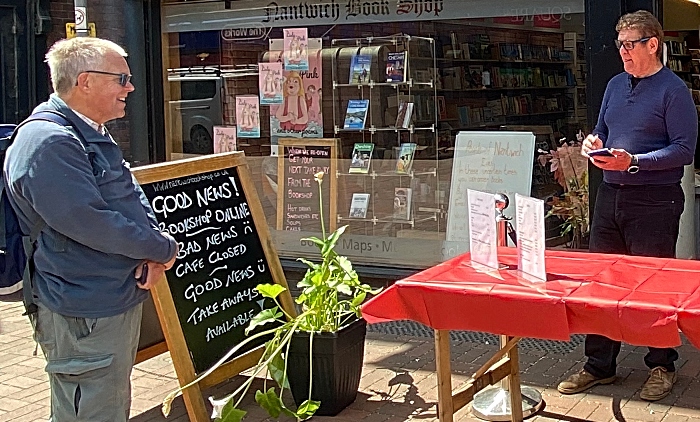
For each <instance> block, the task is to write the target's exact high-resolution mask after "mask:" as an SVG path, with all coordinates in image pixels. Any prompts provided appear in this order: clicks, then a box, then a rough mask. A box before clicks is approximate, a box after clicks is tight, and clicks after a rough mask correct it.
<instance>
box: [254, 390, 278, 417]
mask: <svg viewBox="0 0 700 422" xmlns="http://www.w3.org/2000/svg"><path fill="white" fill-rule="evenodd" d="M255 401H256V402H258V404H259V405H260V407H262V408H263V409H265V410H266V411H267V413H269V414H270V416H272V417H273V418H276V417H278V416H279V415H280V413H281V412H282V407H283V406H284V405H283V404H282V400H280V398H279V397H278V396H277V394H275V387H272V388H270V389H269V390H267V392H265V393H263V392H262V391H260V390H258V391H256V392H255Z"/></svg>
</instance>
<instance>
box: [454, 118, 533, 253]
mask: <svg viewBox="0 0 700 422" xmlns="http://www.w3.org/2000/svg"><path fill="white" fill-rule="evenodd" d="M534 155H535V135H534V134H532V133H530V132H505V131H503V132H502V131H493V132H460V133H459V134H458V135H457V140H456V143H455V151H454V161H453V163H452V180H451V183H450V203H449V208H448V210H447V236H446V240H447V241H456V242H467V243H468V242H469V207H468V201H467V199H468V198H467V189H473V190H478V191H482V192H488V193H505V194H506V195H508V198H510V201H511V204H514V203H515V194H516V193H519V194H521V195H525V196H530V187H531V185H532V164H533V161H534ZM508 211H510V213H509V212H506V214H509V215H514V213H515V207H514V206H513V207H512V208H509V210H508Z"/></svg>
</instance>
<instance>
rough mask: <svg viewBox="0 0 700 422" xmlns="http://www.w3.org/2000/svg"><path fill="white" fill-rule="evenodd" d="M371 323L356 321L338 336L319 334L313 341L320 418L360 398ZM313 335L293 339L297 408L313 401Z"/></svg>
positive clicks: (293, 384) (291, 351)
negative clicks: (367, 328) (311, 343)
mask: <svg viewBox="0 0 700 422" xmlns="http://www.w3.org/2000/svg"><path fill="white" fill-rule="evenodd" d="M366 326H367V323H366V322H365V320H364V319H359V320H356V321H354V322H352V323H351V324H350V325H348V326H346V327H344V328H342V329H341V330H340V331H338V332H336V333H316V334H314V340H313V355H312V361H313V373H312V377H313V384H312V386H313V390H312V392H311V398H312V399H313V400H318V401H320V402H321V406H320V407H319V409H318V410H317V411H316V415H319V416H335V415H337V414H338V413H339V412H340V411H341V410H343V409H345V408H346V407H347V406H348V405H349V404H350V403H352V402H353V401H355V398H356V397H357V389H358V387H359V386H360V376H361V375H362V361H363V356H364V352H365V335H366V334H367V331H366ZM309 335H310V334H309V333H305V332H297V333H294V336H293V337H292V342H291V345H290V348H289V356H288V362H287V376H288V378H289V386H290V388H291V390H292V396H293V397H294V402H295V403H296V405H297V406H299V405H300V404H301V403H303V402H304V401H305V400H306V399H308V398H309Z"/></svg>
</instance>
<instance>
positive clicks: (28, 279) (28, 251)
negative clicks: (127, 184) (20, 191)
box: [0, 110, 94, 315]
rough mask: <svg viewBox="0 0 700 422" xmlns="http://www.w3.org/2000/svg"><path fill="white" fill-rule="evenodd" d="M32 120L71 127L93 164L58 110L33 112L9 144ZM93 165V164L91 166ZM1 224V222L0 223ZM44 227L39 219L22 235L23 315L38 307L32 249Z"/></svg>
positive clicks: (1, 210) (0, 215)
mask: <svg viewBox="0 0 700 422" xmlns="http://www.w3.org/2000/svg"><path fill="white" fill-rule="evenodd" d="M34 121H47V122H53V123H56V124H57V125H60V126H64V127H68V126H70V127H73V128H74V129H75V132H77V134H78V140H80V143H81V145H82V146H83V148H84V149H85V151H86V152H87V153H88V158H89V159H90V165H91V166H93V159H94V152H93V151H92V148H91V147H90V146H89V145H88V143H87V141H85V138H83V134H82V133H81V132H80V130H78V128H76V127H75V126H74V125H73V123H71V122H70V121H69V120H68V119H67V118H66V116H64V115H63V114H62V113H60V112H58V111H53V110H45V111H38V112H36V113H33V114H32V115H31V116H29V117H28V118H27V119H25V120H24V121H23V122H22V123H20V124H19V125H18V126H17V127H16V128H15V130H14V132H13V133H12V136H11V137H10V144H11V143H12V142H13V141H14V139H15V137H16V136H17V132H18V130H19V128H20V127H22V126H24V125H25V124H27V123H30V122H34ZM93 167H94V166H93ZM93 174H94V169H93ZM4 188H5V186H4V184H3V186H2V194H3V195H6V194H7V193H6V192H5V189H4ZM4 217H5V210H4V208H3V207H0V218H2V219H1V220H0V221H3V222H4V221H5V219H4ZM0 225H2V224H0ZM2 226H3V227H2V228H1V229H0V234H2V236H0V239H1V242H2V243H5V236H4V232H5V228H4V225H2ZM45 227H46V222H45V221H44V220H43V219H41V217H40V219H39V221H37V222H36V224H34V227H32V228H31V231H30V233H29V236H22V246H23V247H24V254H25V256H26V257H27V264H26V265H25V267H24V274H23V276H22V281H23V289H22V290H23V295H24V308H25V313H24V314H23V315H33V314H35V313H36V312H37V310H38V308H37V305H36V303H35V302H34V292H33V287H34V286H33V277H34V250H35V249H36V248H35V245H36V241H37V240H38V239H39V235H40V234H41V231H42V230H43V229H44V228H45Z"/></svg>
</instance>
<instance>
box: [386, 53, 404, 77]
mask: <svg viewBox="0 0 700 422" xmlns="http://www.w3.org/2000/svg"><path fill="white" fill-rule="evenodd" d="M386 81H387V82H406V53H405V52H404V51H401V52H399V53H391V52H390V53H387V57H386Z"/></svg>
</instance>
